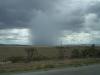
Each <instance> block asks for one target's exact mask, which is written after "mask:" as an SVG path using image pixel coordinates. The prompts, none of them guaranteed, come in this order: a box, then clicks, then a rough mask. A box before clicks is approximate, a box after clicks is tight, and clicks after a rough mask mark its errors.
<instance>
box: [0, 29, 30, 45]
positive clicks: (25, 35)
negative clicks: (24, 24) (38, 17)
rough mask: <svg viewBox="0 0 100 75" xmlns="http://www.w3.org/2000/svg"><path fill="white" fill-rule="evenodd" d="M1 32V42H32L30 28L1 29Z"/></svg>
mask: <svg viewBox="0 0 100 75" xmlns="http://www.w3.org/2000/svg"><path fill="white" fill-rule="evenodd" d="M0 34H1V36H0V43H4V44H31V43H30V38H31V37H30V30H29V29H25V28H24V29H1V30H0Z"/></svg>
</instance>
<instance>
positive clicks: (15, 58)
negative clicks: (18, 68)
mask: <svg viewBox="0 0 100 75" xmlns="http://www.w3.org/2000/svg"><path fill="white" fill-rule="evenodd" d="M8 60H9V61H11V62H12V63H17V62H24V61H25V58H24V57H14V56H13V57H9V58H8Z"/></svg>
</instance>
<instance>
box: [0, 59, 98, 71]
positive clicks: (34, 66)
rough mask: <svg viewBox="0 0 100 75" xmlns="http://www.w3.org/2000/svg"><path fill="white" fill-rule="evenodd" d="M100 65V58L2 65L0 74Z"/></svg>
mask: <svg viewBox="0 0 100 75" xmlns="http://www.w3.org/2000/svg"><path fill="white" fill-rule="evenodd" d="M95 63H100V59H99V58H89V59H68V60H49V61H40V62H36V61H35V62H31V63H13V64H2V65H0V72H19V71H30V70H34V71H35V70H47V69H51V68H64V67H76V66H82V65H89V64H95Z"/></svg>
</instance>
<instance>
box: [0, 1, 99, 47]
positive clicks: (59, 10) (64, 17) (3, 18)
mask: <svg viewBox="0 0 100 75" xmlns="http://www.w3.org/2000/svg"><path fill="white" fill-rule="evenodd" d="M90 1H93V0H87V2H86V1H85V0H82V1H81V0H79V1H76V0H42V1H41V0H6V1H5V0H1V1H0V28H1V29H5V28H29V29H31V32H32V36H33V38H32V41H33V43H35V44H38V45H39V44H40V45H43V44H44V45H54V44H56V42H57V41H59V40H58V38H59V37H61V36H62V33H61V32H63V31H71V32H83V31H85V30H86V27H89V28H91V30H99V29H97V28H98V27H99V26H98V24H99V23H100V20H98V21H97V23H96V22H95V23H96V27H94V26H93V25H92V26H87V22H86V19H85V17H86V16H88V15H89V14H90V13H94V14H96V15H97V19H100V11H99V8H100V6H99V3H98V2H95V3H94V4H93V5H91V2H90ZM88 20H89V19H88ZM89 21H90V20H89Z"/></svg>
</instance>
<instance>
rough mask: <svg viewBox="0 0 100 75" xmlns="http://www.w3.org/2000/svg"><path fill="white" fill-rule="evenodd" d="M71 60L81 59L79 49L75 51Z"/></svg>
mask: <svg viewBox="0 0 100 75" xmlns="http://www.w3.org/2000/svg"><path fill="white" fill-rule="evenodd" d="M71 58H80V51H79V50H77V49H75V50H73V51H72V55H71Z"/></svg>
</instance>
